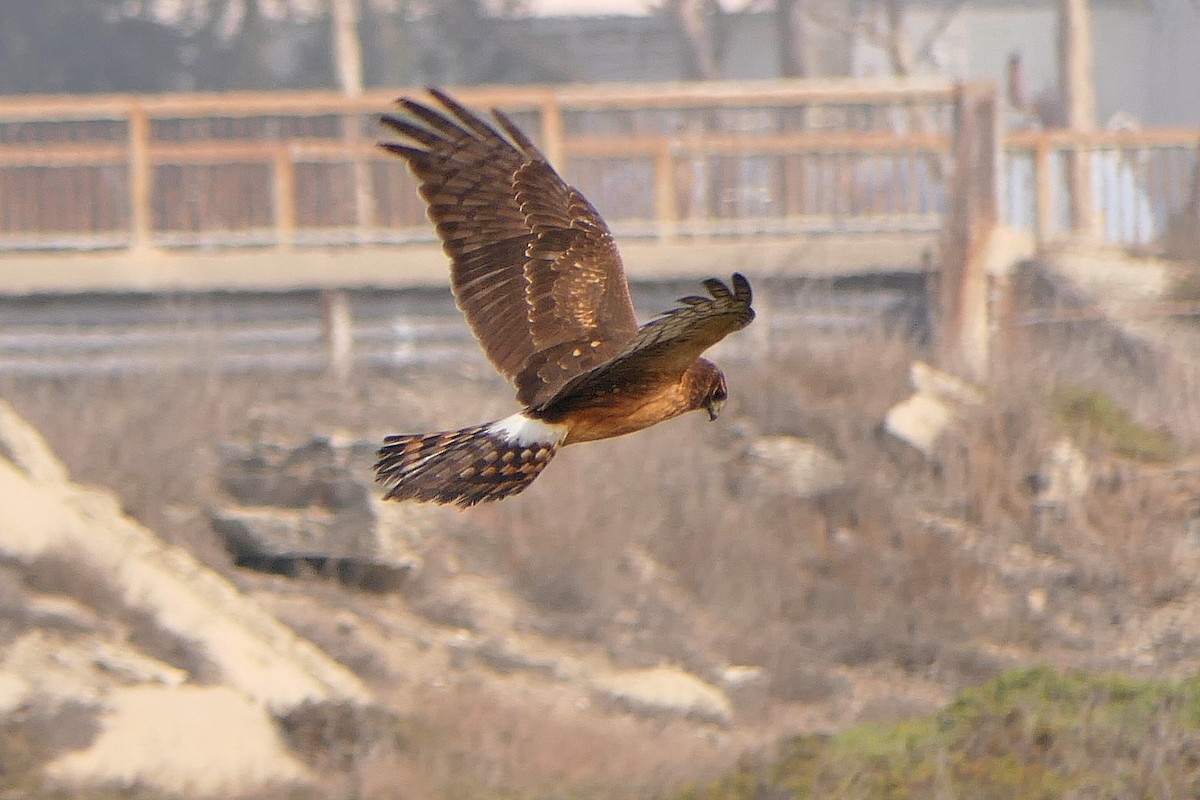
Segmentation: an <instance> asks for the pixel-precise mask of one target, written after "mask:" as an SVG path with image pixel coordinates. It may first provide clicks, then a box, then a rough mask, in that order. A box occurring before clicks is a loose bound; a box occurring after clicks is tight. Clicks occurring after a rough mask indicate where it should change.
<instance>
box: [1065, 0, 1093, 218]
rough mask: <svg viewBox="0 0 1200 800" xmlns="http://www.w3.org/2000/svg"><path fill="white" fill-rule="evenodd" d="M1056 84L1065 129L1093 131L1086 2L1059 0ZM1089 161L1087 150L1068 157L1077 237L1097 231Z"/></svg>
mask: <svg viewBox="0 0 1200 800" xmlns="http://www.w3.org/2000/svg"><path fill="white" fill-rule="evenodd" d="M1058 57H1059V80H1060V82H1061V86H1062V95H1063V107H1064V110H1065V111H1066V119H1067V128H1068V129H1070V130H1072V131H1079V132H1088V131H1094V130H1095V129H1096V82H1095V59H1094V56H1093V54H1092V19H1091V10H1090V8H1089V7H1088V0H1060V5H1059V15H1058ZM1091 166H1092V161H1091V151H1090V150H1088V149H1077V150H1072V151H1070V152H1069V153H1068V156H1067V175H1068V182H1069V186H1070V189H1071V227H1072V228H1073V229H1074V230H1075V232H1077V233H1084V234H1090V233H1094V232H1096V231H1097V230H1099V225H1098V220H1097V217H1096V203H1095V198H1094V197H1093V194H1092V169H1091Z"/></svg>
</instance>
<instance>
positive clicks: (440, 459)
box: [375, 415, 561, 508]
mask: <svg viewBox="0 0 1200 800" xmlns="http://www.w3.org/2000/svg"><path fill="white" fill-rule="evenodd" d="M512 419H524V420H526V421H527V422H528V421H529V420H528V418H524V417H521V416H520V415H518V416H517V417H514V418H510V420H512ZM510 420H501V421H500V422H491V423H487V424H484V425H473V426H471V427H468V428H461V429H459V430H456V431H441V432H439V433H428V434H414V435H400V436H388V437H387V438H386V439H384V444H383V447H381V448H380V449H379V451H378V453H377V455H378V456H379V460H378V461H376V462H375V476H376V480H377V481H378V482H379V483H382V484H383V485H384V486H386V487H387V493H386V494H385V495H384V499H388V500H418V501H424V502H433V503H454V504H455V505H458V506H461V507H463V508H466V507H467V506H473V505H475V504H476V503H480V502H486V501H490V500H500V499H502V498H504V497H508V496H509V495H512V494H516V493H517V492H520V491H522V490H523V489H525V487H527V486H528V485H529V484H531V483H533V479H534V478H536V477H537V476H538V475H540V474H541V472H542V470H543V469H545V467H546V464H548V463H550V459H551V458H553V457H554V454H555V452H556V451H557V450H558V445H559V442H560V441H561V437H560V436H557V435H555V434H556V432H555V431H553V430H550V427H549V426H542V427H544V428H546V431H544V432H543V431H533V432H534V433H542V434H543V435H541V436H531V435H530V433H531V431H530V430H529V425H528V424H527V425H526V426H525V428H524V429H517V430H514V429H513V425H512V424H509V423H510Z"/></svg>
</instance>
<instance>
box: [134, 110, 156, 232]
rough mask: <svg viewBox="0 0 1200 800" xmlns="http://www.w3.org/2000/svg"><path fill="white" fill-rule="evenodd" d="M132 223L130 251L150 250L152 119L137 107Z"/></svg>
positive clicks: (151, 224)
mask: <svg viewBox="0 0 1200 800" xmlns="http://www.w3.org/2000/svg"><path fill="white" fill-rule="evenodd" d="M128 124H129V221H130V231H129V236H130V247H131V248H133V249H140V248H145V247H150V245H151V244H152V239H153V232H154V219H153V213H152V210H151V208H150V202H151V197H152V195H153V192H152V185H151V180H152V179H151V172H150V170H151V167H150V115H149V114H148V113H147V112H146V109H144V108H142V107H141V106H140V105H138V104H137V103H133V104H131V105H130V107H129V123H128Z"/></svg>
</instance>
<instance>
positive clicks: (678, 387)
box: [375, 89, 754, 506]
mask: <svg viewBox="0 0 1200 800" xmlns="http://www.w3.org/2000/svg"><path fill="white" fill-rule="evenodd" d="M430 93H431V94H432V95H433V97H434V98H435V99H436V100H437V101H438V103H439V104H440V105H441V109H435V108H432V107H430V106H427V105H425V104H423V103H419V102H417V101H415V100H412V99H409V98H402V99H401V100H399V104H400V106H401V108H402V109H403V111H404V112H405V113H404V115H403V116H384V117H383V122H384V124H385V125H387V126H388V127H389V128H391V129H392V130H393V131H395V132H396V133H398V134H399V135H400V136H401V137H403V141H399V142H384V143H382V145H381V146H382V147H384V148H385V149H387V150H389V151H390V152H392V153H395V154H396V155H399V156H401V157H402V158H404V159H405V160H406V161H407V162H408V165H409V168H410V169H411V170H412V172H413V174H415V175H416V177H417V179H418V180H419V181H420V192H421V196H422V197H423V198H424V200H425V202H426V204H427V206H428V211H429V218H430V219H431V220H432V221H433V223H434V225H435V226H436V228H437V232H438V236H439V237H440V238H441V240H442V245H443V248H444V249H445V251H446V254H447V255H448V256H449V257H450V262H451V267H450V282H451V287H452V288H453V290H454V295H455V298H456V299H457V301H458V306H459V308H461V309H462V311H463V314H464V315H465V316H466V318H467V322H468V323H469V324H470V326H471V330H472V331H473V332H474V333H475V336H476V338H477V339H478V340H479V343H480V345H481V346H482V347H483V350H484V352H485V353H486V354H487V356H488V358H489V359H490V360H491V362H492V363H493V364H494V365H495V366H496V368H497V369H499V370H500V372H501V373H502V374H503V375H505V376H506V377H507V378H508V379H509V380H511V381H512V382H513V384H514V385H515V386H516V389H517V400H518V401H519V402H520V403H521V404H522V405H523V406H524V410H523V411H521V412H519V413H517V414H514V415H513V416H511V417H508V418H506V419H503V420H498V421H496V422H491V423H487V424H484V425H476V426H472V427H468V428H463V429H461V430H457V431H445V432H441V433H434V434H424V435H422V434H416V435H401V436H389V437H387V439H386V440H385V442H384V446H383V447H382V448H381V449H380V450H379V461H378V462H377V463H376V465H375V470H376V473H377V478H378V480H379V481H380V482H381V483H382V484H383V485H384V486H386V487H387V493H386V495H385V496H386V497H387V498H390V499H396V500H407V499H412V500H424V501H432V502H438V503H456V504H458V505H460V506H470V505H473V504H475V503H478V502H481V501H485V500H498V499H500V498H503V497H507V496H508V495H510V494H515V493H517V492H519V491H521V490H522V489H524V488H525V487H526V486H528V485H529V484H530V483H531V482H532V481H533V479H534V478H536V477H537V476H538V475H539V474H541V471H542V469H544V468H545V466H546V464H547V463H548V462H549V461H550V459H551V458H553V457H554V454H555V453H556V452H557V450H558V448H559V447H561V446H564V445H567V444H574V443H576V442H586V441H594V440H596V439H606V438H611V437H613V436H620V435H623V434H626V433H632V432H633V431H637V430H641V429H642V428H646V427H649V426H650V425H654V424H655V423H658V422H662V421H663V420H667V419H671V418H672V417H677V416H679V415H680V414H683V413H686V412H688V411H693V410H697V409H706V410H707V411H708V412H709V416H710V418H712V419H716V416H717V413H718V412H719V411H720V407H721V405H722V404H723V403H724V402H725V397H726V395H727V389H726V386H725V376H724V375H723V374H722V373H721V371H720V369H718V368H717V367H716V366H715V365H714V364H713V363H712V362H710V361H706V360H705V359H702V358H700V354H701V353H703V352H704V351H705V350H706V349H708V348H709V347H711V346H712V345H714V344H716V343H717V342H718V341H720V340H721V339H722V338H724V337H725V336H726V335H728V334H729V333H732V332H733V331H735V330H738V329H740V328H744V327H745V326H746V325H748V324H750V321H751V320H752V319H754V311H753V309H752V308H751V307H750V301H751V292H750V283H749V281H747V280H746V279H745V278H744V277H743V276H742V275H740V274H736V273H735V274H734V276H733V281H732V284H731V285H729V286H727V285H726V284H724V283H723V282H721V281H719V280H717V279H715V278H710V279H708V280H706V281H705V282H704V287H705V289H707V290H708V294H709V296H708V297H701V296H691V297H685V298H682V299H681V300H680V301H679V302H680V303H681V304H682V305H681V306H680V307H678V308H675V309H672V310H670V311H668V312H666V313H665V314H663V315H662V316H660V317H658V318H657V319H655V320H653V321H651V322H649V323H647V324H646V325H643V326H641V327H640V328H639V327H638V324H637V319H636V317H635V316H634V313H633V303H632V302H631V300H630V297H629V284H628V281H627V280H626V278H625V271H624V268H623V267H622V265H621V257H620V254H619V253H618V252H617V247H616V244H615V242H614V241H613V237H612V233H611V232H610V231H609V230H608V226H607V225H606V224H605V223H604V220H603V219H601V217H600V215H599V214H598V213H597V212H596V210H595V209H594V208H593V207H592V205H591V204H590V203H589V202H588V201H587V199H586V198H585V197H584V196H583V195H581V194H580V193H579V192H578V191H577V190H576V189H574V188H572V187H571V186H568V185H567V184H566V183H565V182H564V181H563V180H562V178H560V177H559V175H558V173H556V172H555V171H554V169H553V168H552V167H551V166H550V165H549V164H548V163H547V162H546V159H545V157H544V156H542V154H541V153H540V152H539V151H538V149H537V148H536V147H535V146H534V145H533V143H532V142H531V141H530V140H529V139H528V138H527V137H526V136H525V134H524V133H522V132H521V131H520V129H518V128H517V127H516V126H515V125H514V124H513V123H512V121H511V120H509V119H508V117H506V116H505V115H504V114H502V113H501V112H499V111H495V110H493V112H492V113H493V115H494V117H495V120H496V123H497V124H498V126H499V130H497V129H496V128H493V127H492V126H491V125H490V124H488V123H487V122H485V121H484V120H483V119H481V118H479V117H478V116H476V115H475V114H473V113H472V112H470V111H468V110H467V109H466V108H464V107H463V106H462V105H460V104H459V103H458V102H456V101H455V100H454V99H453V98H451V97H450V96H448V95H446V94H445V93H443V92H440V91H437V90H435V89H431V90H430Z"/></svg>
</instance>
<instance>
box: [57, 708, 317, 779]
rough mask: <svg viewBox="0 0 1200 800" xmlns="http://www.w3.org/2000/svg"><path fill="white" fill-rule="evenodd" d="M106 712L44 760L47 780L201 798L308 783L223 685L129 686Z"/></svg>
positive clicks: (261, 720)
mask: <svg viewBox="0 0 1200 800" xmlns="http://www.w3.org/2000/svg"><path fill="white" fill-rule="evenodd" d="M107 706H108V711H107V713H105V714H104V715H103V717H102V726H103V730H102V731H101V733H100V735H99V736H98V737H97V738H96V740H95V741H94V742H92V744H91V745H90V746H89V747H86V748H84V749H82V750H75V751H72V752H70V753H67V754H66V755H63V756H60V757H59V758H57V759H55V760H54V761H52V762H51V763H50V764H49V765H48V766H47V768H46V775H47V777H48V778H50V779H51V780H52V781H54V782H56V783H63V784H68V785H74V784H116V785H119V786H130V785H134V784H146V785H149V786H152V787H154V788H156V789H160V790H163V791H167V792H178V793H187V794H198V795H204V796H223V795H226V794H228V793H230V792H236V793H245V792H252V791H256V790H261V789H264V788H268V787H272V786H279V785H280V784H296V783H308V782H310V781H311V780H312V776H311V775H310V774H309V773H308V771H307V770H306V769H305V768H304V766H303V765H301V764H300V763H299V762H298V761H297V760H296V759H295V758H294V757H293V756H292V755H291V754H290V753H289V752H288V751H287V748H286V747H285V746H284V744H283V742H282V740H281V738H280V736H279V732H278V730H277V729H276V728H275V726H274V724H273V723H272V722H271V719H270V718H269V716H267V715H266V714H264V713H263V709H262V706H260V705H258V704H256V703H254V702H253V701H251V700H250V699H248V698H247V697H246V696H245V695H242V694H240V693H239V692H236V691H234V690H232V689H229V688H227V687H223V686H181V687H174V688H167V687H162V686H134V687H128V688H122V689H118V690H116V691H114V692H113V693H112V694H111V695H110V696H109V698H108V702H107Z"/></svg>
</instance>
